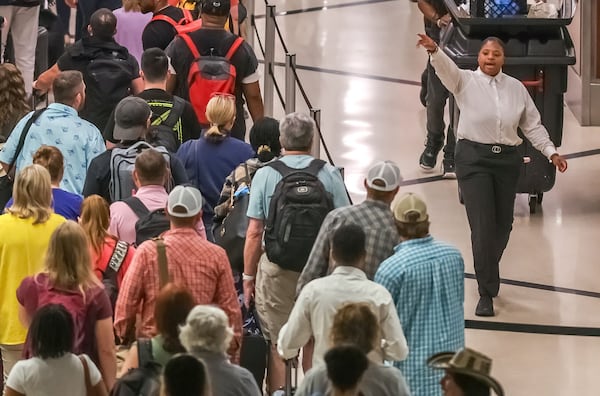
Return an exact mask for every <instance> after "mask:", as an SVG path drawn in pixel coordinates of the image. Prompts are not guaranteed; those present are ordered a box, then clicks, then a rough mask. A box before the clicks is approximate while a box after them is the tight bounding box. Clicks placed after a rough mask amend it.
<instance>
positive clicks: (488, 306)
mask: <svg viewBox="0 0 600 396" xmlns="http://www.w3.org/2000/svg"><path fill="white" fill-rule="evenodd" d="M475 315H477V316H494V303H493V301H492V297H489V296H481V297H479V302H478V303H477V308H475Z"/></svg>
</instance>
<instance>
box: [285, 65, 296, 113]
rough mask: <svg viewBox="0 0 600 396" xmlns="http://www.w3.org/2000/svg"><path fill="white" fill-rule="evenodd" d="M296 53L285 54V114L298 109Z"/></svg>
mask: <svg viewBox="0 0 600 396" xmlns="http://www.w3.org/2000/svg"><path fill="white" fill-rule="evenodd" d="M295 67H296V54H285V114H290V113H293V112H294V111H296V76H295V75H294V68H295Z"/></svg>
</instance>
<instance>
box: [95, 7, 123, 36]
mask: <svg viewBox="0 0 600 396" xmlns="http://www.w3.org/2000/svg"><path fill="white" fill-rule="evenodd" d="M90 29H91V34H92V36H94V37H97V38H98V39H100V40H104V41H110V40H112V37H113V36H114V35H115V33H116V32H117V18H116V17H115V14H113V13H112V11H111V10H109V9H108V8H100V9H99V10H97V11H96V12H94V13H93V14H92V16H91V18H90Z"/></svg>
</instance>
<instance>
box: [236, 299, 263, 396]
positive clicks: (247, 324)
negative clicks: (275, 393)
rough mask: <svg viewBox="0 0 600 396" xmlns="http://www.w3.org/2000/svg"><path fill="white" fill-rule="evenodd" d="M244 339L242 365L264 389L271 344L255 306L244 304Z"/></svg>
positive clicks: (241, 353) (241, 356)
mask: <svg viewBox="0 0 600 396" xmlns="http://www.w3.org/2000/svg"><path fill="white" fill-rule="evenodd" d="M242 318H243V320H244V323H243V329H242V331H243V334H244V335H243V340H242V350H241V351H240V366H242V367H244V368H245V369H246V370H248V371H250V372H251V373H252V376H253V377H254V380H255V381H256V384H257V385H258V387H259V388H260V389H262V386H263V382H264V380H265V373H266V370H267V361H268V356H269V345H268V343H267V341H266V340H265V337H264V336H263V333H262V331H261V329H260V325H259V323H258V315H257V314H256V310H255V309H254V306H252V307H251V308H250V309H248V308H246V307H245V306H244V304H242Z"/></svg>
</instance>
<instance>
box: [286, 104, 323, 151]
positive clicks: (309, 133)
mask: <svg viewBox="0 0 600 396" xmlns="http://www.w3.org/2000/svg"><path fill="white" fill-rule="evenodd" d="M316 129H317V125H316V124H315V121H314V120H313V119H312V118H311V117H310V116H308V115H307V114H304V113H290V114H288V115H286V116H285V117H284V118H283V120H281V122H280V123H279V130H280V133H281V137H280V139H279V140H280V142H281V146H282V147H283V148H284V149H286V150H288V151H308V150H310V146H311V144H312V140H313V136H314V135H315V130H316Z"/></svg>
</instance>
